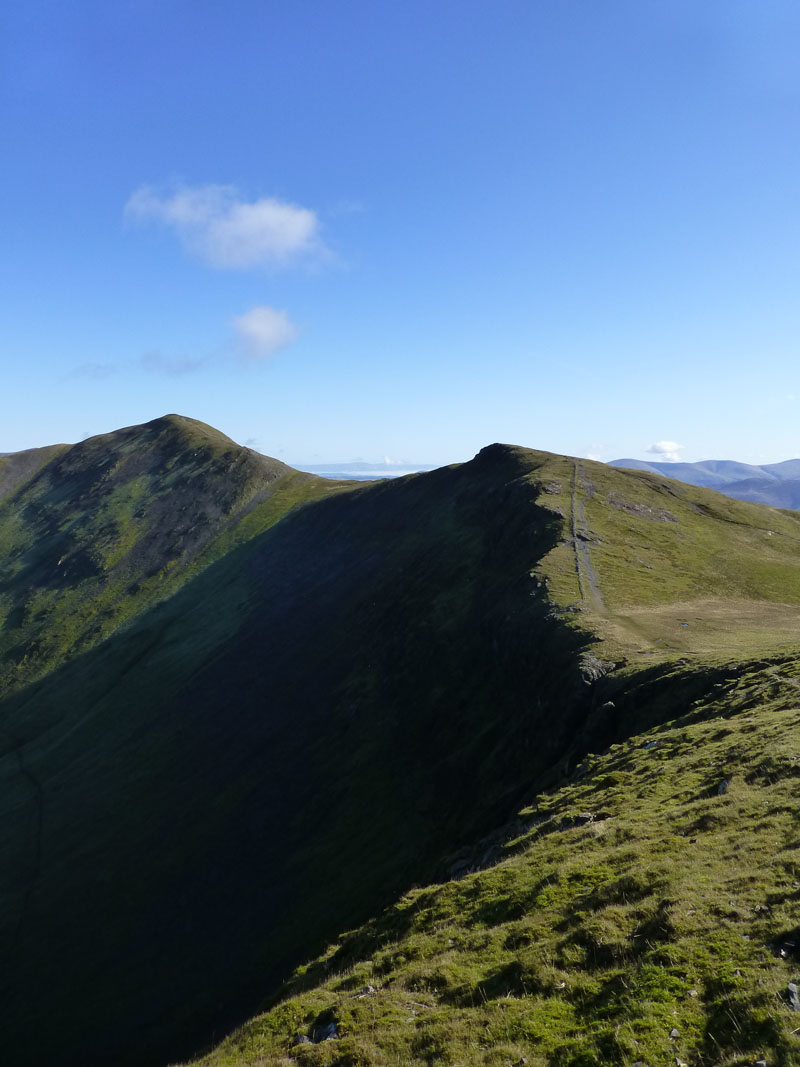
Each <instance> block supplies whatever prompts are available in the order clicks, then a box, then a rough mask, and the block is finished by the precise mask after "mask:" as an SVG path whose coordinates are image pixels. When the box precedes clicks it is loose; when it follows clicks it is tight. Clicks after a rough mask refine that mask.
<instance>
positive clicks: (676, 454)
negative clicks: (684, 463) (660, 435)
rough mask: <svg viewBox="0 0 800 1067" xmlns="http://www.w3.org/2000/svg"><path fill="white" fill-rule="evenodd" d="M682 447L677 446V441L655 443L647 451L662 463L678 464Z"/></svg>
mask: <svg viewBox="0 0 800 1067" xmlns="http://www.w3.org/2000/svg"><path fill="white" fill-rule="evenodd" d="M682 448H683V445H679V444H678V442H677V441H656V442H654V443H653V444H652V445H650V447H649V448H648V449H647V451H648V452H650V453H652V454H653V455H655V456H658V458H659V459H660V460H661V461H662V462H663V463H678V462H680V458H681V449H682Z"/></svg>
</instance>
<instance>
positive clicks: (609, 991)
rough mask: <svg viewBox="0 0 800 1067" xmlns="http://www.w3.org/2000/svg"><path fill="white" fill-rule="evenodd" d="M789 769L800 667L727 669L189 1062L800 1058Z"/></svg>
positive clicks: (200, 1065)
mask: <svg viewBox="0 0 800 1067" xmlns="http://www.w3.org/2000/svg"><path fill="white" fill-rule="evenodd" d="M798 778H800V661H798V660H797V659H775V660H773V661H772V662H761V663H756V664H750V665H747V666H746V667H744V666H743V665H741V664H738V663H737V664H731V665H729V667H728V669H727V672H726V678H725V681H724V682H720V683H718V688H716V689H715V690H713V696H710V697H708V698H707V699H703V700H699V701H696V702H695V703H694V705H693V706H692V707H691V709H690V710H688V711H687V713H686V714H685V715H683V716H682V717H680V718H679V719H677V720H675V721H673V722H670V723H668V724H664V725H662V726H661V727H659V728H658V729H656V730H653V731H651V732H649V733H647V734H646V735H644V736H638V737H634V738H631V739H629V740H626V741H624V742H622V743H620V744H617V745H614V746H612V747H611V748H610V749H609V750H608V751H607V752H606V753H605V754H604V755H602V756H595V757H590V758H589V759H588V760H587V761H586V762H585V763H584V764H583V765H582V766H581V767H580V768H579V770H578V771H577V773H575V774H574V775H573V776H572V781H571V782H570V783H569V784H565V785H563V786H562V787H561V788H559V789H557V790H555V791H553V792H551V793H545V794H542V795H540V796H537V797H536V798H535V800H534V801H533V802H532V803H531V804H530V805H529V806H527V807H526V808H524V809H523V810H522V811H521V812H520V813H519V816H518V818H517V819H516V820H515V822H514V823H513V824H511V825H509V826H508V827H507V828H506V830H505V833H504V835H503V837H502V838H500V840H502V844H499V845H498V844H497V843H496V844H495V847H494V848H493V849H492V848H490V850H489V851H490V854H491V855H492V859H491V860H490V861H489V862H492V866H490V867H489V868H488V869H485V870H481V871H479V872H478V873H473V874H469V875H467V876H466V877H464V878H463V880H460V881H449V882H447V883H445V884H440V885H431V886H428V887H426V888H421V889H415V890H413V891H411V892H410V893H407V894H406V895H405V896H404V897H402V898H401V899H400V900H399V901H398V902H397V903H396V904H395V905H394V906H392V907H390V908H388V909H387V910H386V911H385V912H383V913H382V914H381V915H380V916H379V917H377V918H375V919H374V920H372V921H370V922H369V923H367V924H366V925H364V926H362V927H360V928H358V929H356V930H354V931H352V932H350V933H347V934H344V935H342V936H341V937H340V938H339V939H338V940H337V941H336V942H334V943H333V944H332V945H331V946H330V947H329V949H328V950H327V951H326V952H325V953H324V954H323V955H322V956H320V957H319V958H318V959H316V960H314V961H313V962H311V963H309V964H307V965H305V966H303V967H301V968H300V969H299V970H298V971H297V972H296V973H295V975H294V977H293V978H292V979H291V980H290V981H289V982H288V983H287V985H286V986H285V987H284V990H283V993H282V995H281V996H280V997H279V998H276V1000H277V1002H276V1003H275V1005H274V1007H272V1008H271V1010H269V1011H268V1012H266V1013H265V1014H263V1015H260V1016H258V1017H257V1018H255V1019H254V1020H253V1021H252V1022H251V1023H249V1024H248V1025H247V1026H245V1027H244V1028H243V1029H242V1030H240V1031H238V1032H237V1033H235V1034H234V1035H233V1036H232V1037H231V1038H229V1039H228V1040H227V1041H225V1042H224V1043H223V1044H222V1045H221V1046H220V1047H219V1048H217V1049H216V1050H215V1051H214V1052H212V1053H210V1054H209V1055H207V1056H206V1057H205V1058H203V1059H202V1060H199V1061H196V1067H234V1065H236V1067H245V1065H250V1067H267V1065H285V1067H289V1065H300V1067H361V1065H364V1067H366V1065H370V1067H389V1065H400V1064H402V1065H414V1067H417V1065H418V1067H423V1065H424V1067H430V1065H433V1064H453V1065H455V1064H460V1065H464V1067H467V1065H473V1064H474V1065H476V1067H477V1065H480V1067H517V1065H519V1064H528V1065H531V1067H533V1065H536V1064H541V1065H542V1067H544V1065H545V1064H547V1065H553V1064H557V1065H560V1067H589V1065H595V1064H600V1063H602V1064H624V1065H632V1064H635V1063H639V1064H648V1065H657V1064H664V1065H667V1064H672V1065H674V1064H675V1063H678V1064H681V1063H686V1064H689V1065H698V1067H700V1065H714V1067H734V1065H742V1067H743V1065H750V1064H752V1063H753V1062H754V1061H756V1060H759V1059H762V1058H764V1059H765V1060H766V1062H767V1063H768V1064H770V1065H787V1064H797V1063H800V1036H798V1032H799V1030H800V1028H799V1027H798V1014H797V1011H799V1010H800V1004H797V1005H795V1007H794V1010H793V1000H794V998H793V996H792V992H791V987H790V983H792V982H794V983H796V982H797V980H798V968H799V967H800V928H799V927H798V918H799V917H798V903H797V902H798V899H800V838H799V837H798V815H797V783H798ZM498 837H499V835H498ZM484 844H485V843H484ZM484 862H486V860H484ZM331 1032H332V1033H334V1035H335V1036H333V1037H332V1038H331V1039H329V1040H321V1038H322V1037H323V1036H324V1035H326V1034H328V1033H331Z"/></svg>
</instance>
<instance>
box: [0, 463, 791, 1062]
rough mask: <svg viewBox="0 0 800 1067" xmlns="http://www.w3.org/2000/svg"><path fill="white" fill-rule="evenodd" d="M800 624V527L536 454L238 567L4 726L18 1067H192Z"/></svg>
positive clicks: (218, 567) (434, 480)
mask: <svg viewBox="0 0 800 1067" xmlns="http://www.w3.org/2000/svg"><path fill="white" fill-rule="evenodd" d="M289 477H298V478H299V477H301V476H299V475H296V476H295V475H289ZM166 499H172V500H174V497H166ZM272 499H273V498H269V499H268V500H267V501H265V505H264V506H265V507H267V508H268V509H269V507H271V506H272V505H271V504H270V501H271V500H272ZM57 501H58V497H57V496H56V500H55V501H54V503H56V504H57ZM162 506H165V505H163V504H162ZM256 511H257V509H254V511H253V512H251V514H253V515H255V514H256ZM89 515H90V511H89V510H87V516H89ZM270 516H271V517H273V518H274V517H276V516H275V514H274V508H273V511H269V510H268V512H267V513H264V514H261V515H260V517H259V519H258V521H259V522H263V523H264V524H265V525H267V519H269V518H270ZM87 521H92V520H91V518H88V519H87ZM226 536H227V535H226ZM235 539H236V538H235V537H234V536H233V535H231V536H230V537H229V541H234V540H235ZM219 543H220V542H216V544H218V545H219ZM226 544H227V542H226ZM211 547H213V545H212V544H210V547H209V549H206V551H207V552H210V551H211ZM218 550H219V551H220V552H222V551H223V549H222V548H219V549H218ZM214 551H217V549H214ZM197 558H198V559H200V558H201V557H200V556H198V557H197ZM205 558H208V557H207V556H206V557H205ZM184 573H188V568H187V571H186V572H184ZM798 602H800V516H796V515H793V514H791V513H779V512H773V511H770V510H765V509H762V508H759V507H757V506H755V505H746V504H739V503H734V502H732V501H730V500H727V499H726V498H724V497H721V496H719V495H718V494H716V493H713V492H709V491H706V490H702V489H691V488H690V487H683V486H679V485H677V483H675V482H667V481H664V480H662V479H659V478H657V477H654V476H652V475H650V474H647V473H643V474H642V473H635V472H625V471H615V470H613V469H611V468H608V467H606V466H604V465H602V464H589V463H585V464H584V463H581V462H580V461H574V460H571V459H568V458H566V457H559V456H553V455H549V454H548V453H542V452H532V451H529V450H526V449H521V448H516V447H512V446H502V445H494V446H490V447H489V448H487V449H484V450H483V451H482V452H481V453H479V455H478V456H477V457H476V458H475V459H474V460H473V461H471V462H470V463H466V464H463V465H461V466H459V467H455V468H444V469H442V470H439V471H434V472H431V473H428V474H420V475H414V476H410V477H407V478H403V479H399V480H397V481H395V482H391V483H388V482H387V483H378V484H371V485H368V486H364V487H357V488H353V487H352V486H351V491H350V492H348V493H340V492H334V494H333V495H331V494H330V493H328V494H327V496H324V497H323V498H322V499H319V500H316V501H312V502H310V503H307V504H306V505H305V506H303V507H299V508H295V509H292V510H289V511H288V512H286V513H285V514H284V515H283V517H282V518H280V521H277V522H273V524H272V525H271V526H269V528H268V529H265V531H264V532H263V533H260V534H258V535H257V536H254V537H250V538H249V539H248V538H246V537H242V538H241V539H240V543H239V544H238V546H235V547H231V548H229V549H228V550H227V551H225V552H224V554H223V555H221V558H219V559H218V561H217V562H216V563H214V564H213V565H210V566H207V567H206V568H205V569H203V570H202V571H199V572H198V573H195V574H194V575H193V576H191V577H190V578H189V579H188V580H185V581H184V582H183V584H182V585H181V587H180V588H179V589H178V590H177V591H176V592H175V593H174V594H173V595H172V596H171V597H169V598H166V599H163V600H162V601H161V602H160V603H158V604H157V605H156V606H154V607H151V608H149V609H148V610H147V611H144V612H141V613H140V614H138V615H137V616H136V617H131V618H130V619H129V621H128V623H127V624H126V626H125V627H123V628H121V629H119V630H118V632H116V633H114V634H113V635H112V636H111V637H110V638H108V639H107V640H105V641H103V642H102V643H100V644H98V645H96V646H94V647H90V648H89V649H88V650H87V651H86V652H85V653H83V654H80V655H75V656H73V657H72V658H71V659H69V661H67V662H66V663H65V664H64V665H63V666H62V667H61V668H59V669H57V670H52V671H50V672H49V673H48V674H47V675H46V676H45V677H44V678H42V679H41V680H40V681H38V682H36V683H35V684H29V685H28V686H26V687H25V688H23V689H21V690H20V691H19V692H17V693H16V694H14V695H13V696H12V697H10V698H9V699H7V700H5V701H4V702H3V703H2V704H0V719H1V720H2V723H3V734H2V739H3V745H4V754H3V756H2V758H1V759H0V781H2V789H0V804H2V809H1V814H2V819H3V825H4V827H5V828H6V831H7V832H6V835H5V838H4V840H3V842H2V843H0V871H1V872H2V882H1V883H0V903H1V904H2V910H1V911H0V916H2V918H0V940H1V941H2V956H1V957H0V958H2V959H3V962H4V967H3V976H4V981H5V983H6V984H5V988H4V989H3V996H2V998H0V1011H1V1012H2V1018H1V1019H0V1027H1V1028H2V1030H3V1032H4V1034H5V1035H6V1036H5V1042H6V1045H5V1047H6V1050H7V1051H8V1052H9V1053H10V1054H11V1055H10V1062H12V1063H21V1064H22V1063H24V1064H27V1063H44V1062H58V1063H59V1064H60V1065H63V1067H71V1065H72V1064H76V1065H77V1064H80V1065H81V1067H91V1065H92V1064H105V1063H108V1062H114V1063H115V1064H118V1065H125V1064H128V1063H130V1064H136V1065H137V1067H147V1065H148V1064H154V1065H155V1064H162V1063H164V1062H165V1060H166V1059H167V1058H168V1057H169V1056H172V1057H173V1058H178V1057H180V1056H185V1055H187V1054H188V1053H189V1052H190V1051H191V1050H192V1048H196V1047H197V1046H198V1044H201V1043H203V1042H206V1041H209V1040H210V1039H211V1037H212V1035H213V1033H214V1032H216V1033H217V1034H219V1033H220V1032H221V1028H223V1027H227V1026H229V1025H231V1024H232V1023H235V1022H237V1021H241V1019H243V1018H244V1017H245V1015H246V1014H247V1012H249V1011H252V1010H254V1009H255V1008H256V1007H257V1005H258V1004H259V1003H261V1002H263V998H264V997H265V996H266V995H267V994H268V993H269V992H270V991H271V990H273V989H274V988H275V987H276V986H277V985H278V983H279V982H280V980H281V979H282V978H283V977H284V976H285V975H286V974H287V972H288V970H289V969H290V968H291V967H292V966H293V965H295V964H297V963H298V962H300V961H301V960H302V959H303V958H307V957H308V956H309V955H310V954H311V953H312V952H313V951H315V950H316V949H318V948H319V947H321V946H322V944H323V943H324V941H325V940H326V939H329V938H331V937H332V936H334V935H335V933H336V932H337V931H338V930H341V929H343V928H346V927H347V926H348V925H352V924H355V923H358V922H361V921H363V920H365V919H366V918H367V917H368V916H369V915H370V914H374V912H375V910H376V908H378V907H379V906H380V905H381V904H382V903H388V902H389V901H390V900H391V899H392V898H393V897H394V896H395V895H396V894H397V893H398V892H399V891H401V890H403V889H405V888H408V887H409V886H410V885H413V884H419V882H420V881H421V880H424V879H430V878H431V877H434V876H435V875H436V873H437V871H438V870H439V869H440V864H441V857H442V855H443V854H444V853H446V852H447V851H448V850H451V849H452V848H453V847H455V846H457V845H460V844H464V845H466V844H468V843H469V842H471V841H473V840H474V839H475V838H476V837H479V836H480V835H481V834H482V833H484V832H486V831H487V830H489V829H491V828H492V827H493V826H496V825H497V823H498V822H500V821H502V820H503V819H504V818H505V817H507V814H508V813H509V812H510V811H513V810H514V807H515V805H518V804H519V803H521V802H522V800H523V799H524V798H525V797H526V796H528V795H529V794H530V793H531V791H533V790H536V789H541V788H543V787H544V786H546V785H549V784H552V783H553V782H555V781H557V780H558V779H559V777H560V776H561V775H562V774H563V773H564V771H565V770H568V769H569V768H571V767H572V766H574V765H575V764H576V763H577V762H578V761H579V760H580V759H581V758H582V756H583V755H584V754H585V753H586V752H587V751H598V750H600V749H602V748H605V747H607V746H608V745H609V744H611V743H614V742H616V741H619V740H622V739H625V738H627V737H629V736H631V735H633V734H635V733H636V732H637V731H639V730H642V729H648V728H651V727H653V726H655V725H658V724H659V723H662V722H666V721H668V720H670V719H674V718H675V717H676V716H677V715H678V714H680V713H681V712H682V711H683V710H684V709H685V708H686V706H687V705H688V704H689V703H690V702H691V701H692V700H703V699H707V698H708V695H709V694H710V693H713V687H714V686H715V685H717V684H719V683H720V680H721V679H722V678H723V677H725V676H726V673H725V672H726V670H727V668H726V667H725V660H726V658H730V655H731V654H732V653H737V652H738V653H740V654H741V653H742V650H751V649H752V648H754V647H758V648H760V649H762V650H764V651H765V652H766V651H770V650H772V651H774V650H776V649H779V648H780V647H781V645H782V644H783V645H785V644H786V643H787V642H789V641H790V640H793V637H792V634H791V633H790V632H789V631H788V629H787V628H789V627H791V626H794V627H795V632H796V628H797V621H796V617H797V614H798V613H797V607H796V606H797V604H798ZM123 603H124V601H123ZM690 607H691V608H692V610H694V611H695V615H692V616H690V617H689V618H690V620H691V621H690V622H687V614H686V613H687V611H688V609H689V608H690ZM748 654H750V655H752V652H749V653H748Z"/></svg>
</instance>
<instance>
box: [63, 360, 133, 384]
mask: <svg viewBox="0 0 800 1067" xmlns="http://www.w3.org/2000/svg"><path fill="white" fill-rule="evenodd" d="M118 370H119V368H118V367H117V366H115V365H114V364H113V363H80V364H78V366H77V367H73V368H72V370H69V371H67V373H66V374H65V375H64V378H63V379H62V381H64V380H65V379H67V378H91V379H92V380H93V381H96V382H99V381H102V380H103V379H104V378H110V377H111V376H112V375H114V374H116V373H117V372H118Z"/></svg>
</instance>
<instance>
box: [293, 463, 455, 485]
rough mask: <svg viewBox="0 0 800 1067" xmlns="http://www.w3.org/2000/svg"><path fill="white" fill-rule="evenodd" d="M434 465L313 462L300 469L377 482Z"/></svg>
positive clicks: (339, 478)
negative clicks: (402, 465) (412, 465)
mask: <svg viewBox="0 0 800 1067" xmlns="http://www.w3.org/2000/svg"><path fill="white" fill-rule="evenodd" d="M434 469H435V468H434V467H433V466H427V467H410V466H404V467H400V466H395V465H394V464H386V465H382V464H371V463H364V464H361V463H343V464H341V465H339V464H335V463H331V464H311V465H310V466H309V465H300V464H298V470H304V471H309V473H311V474H317V475H319V477H320V478H331V479H337V480H340V481H349V482H377V481H379V480H380V479H381V478H402V477H403V475H405V474H419V473H420V471H432V470H434Z"/></svg>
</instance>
